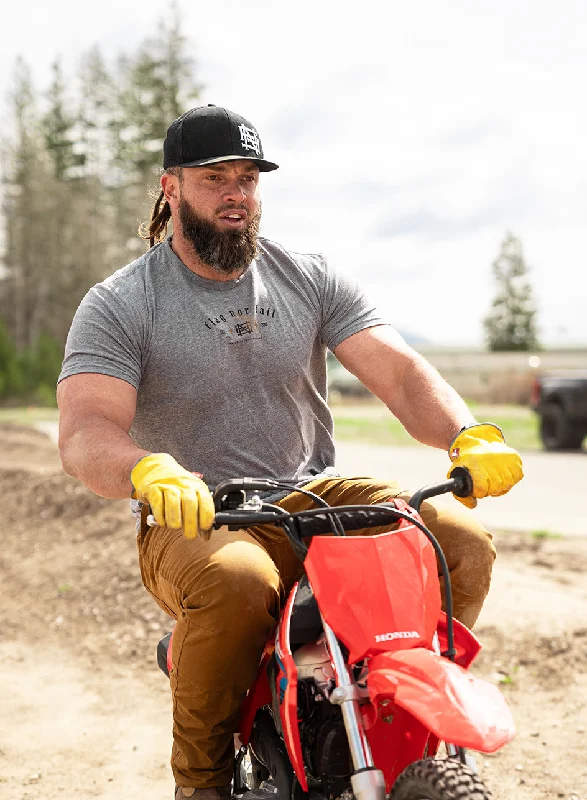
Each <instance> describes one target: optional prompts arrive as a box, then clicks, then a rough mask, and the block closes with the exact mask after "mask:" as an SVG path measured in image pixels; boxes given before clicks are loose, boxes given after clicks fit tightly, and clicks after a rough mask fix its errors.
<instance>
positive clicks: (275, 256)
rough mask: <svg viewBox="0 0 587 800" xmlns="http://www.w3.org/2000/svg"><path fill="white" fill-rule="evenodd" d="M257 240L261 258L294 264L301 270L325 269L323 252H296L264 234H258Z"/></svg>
mask: <svg viewBox="0 0 587 800" xmlns="http://www.w3.org/2000/svg"><path fill="white" fill-rule="evenodd" d="M257 241H258V247H259V256H260V257H261V259H263V258H264V259H266V260H269V261H273V262H275V261H277V262H282V263H283V262H285V263H287V264H289V265H291V264H294V265H295V266H297V267H298V268H299V269H301V270H303V271H308V270H309V271H313V272H315V271H316V270H319V271H323V270H325V269H326V257H325V256H324V254H323V253H298V252H296V251H295V250H290V249H288V248H286V247H284V246H283V245H282V244H279V242H275V241H273V239H267V238H266V237H264V236H260V237H259V239H258V240H257Z"/></svg>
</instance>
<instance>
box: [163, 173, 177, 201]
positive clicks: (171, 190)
mask: <svg viewBox="0 0 587 800" xmlns="http://www.w3.org/2000/svg"><path fill="white" fill-rule="evenodd" d="M161 188H162V189H163V194H164V195H165V199H166V200H167V202H168V203H169V205H170V206H172V207H175V206H176V205H177V204H178V202H179V178H177V177H176V176H175V175H170V174H169V173H168V172H164V173H163V175H161Z"/></svg>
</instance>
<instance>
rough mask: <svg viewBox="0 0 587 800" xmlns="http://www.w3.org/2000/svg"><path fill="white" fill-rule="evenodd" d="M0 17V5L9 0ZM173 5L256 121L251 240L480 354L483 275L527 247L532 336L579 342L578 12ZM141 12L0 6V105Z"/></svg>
mask: <svg viewBox="0 0 587 800" xmlns="http://www.w3.org/2000/svg"><path fill="white" fill-rule="evenodd" d="M3 5H4V8H6V6H7V5H8V3H7V2H5V3H4V4H3ZM284 6H285V3H282V2H279V0H246V1H245V0H239V2H236V1H235V0H223V1H222V2H219V3H213V2H200V1H199V0H191V1H190V2H188V0H183V1H182V2H180V3H179V7H180V9H181V13H182V17H183V19H184V21H185V28H184V31H185V34H186V36H187V37H188V39H189V41H190V43H191V44H192V46H193V54H194V56H195V58H196V60H197V64H198V75H199V79H200V81H201V82H202V83H203V84H204V89H203V93H202V95H201V101H202V104H204V103H208V102H213V103H216V104H218V105H224V106H226V107H228V108H231V109H233V110H235V111H237V112H239V113H240V114H242V115H243V116H245V117H247V118H248V119H249V120H250V121H251V122H253V124H254V125H255V126H256V127H257V128H258V130H259V132H260V134H261V139H262V141H263V146H264V149H265V155H266V157H267V158H269V159H270V160H272V161H277V163H279V164H280V166H281V168H280V169H279V170H278V171H277V172H274V173H270V174H268V175H264V176H263V179H262V189H263V200H264V221H263V233H264V234H265V235H266V236H268V237H269V238H273V239H275V240H277V241H280V242H281V243H282V244H284V245H286V246H287V247H290V248H292V249H294V250H299V251H310V252H323V253H325V254H326V255H327V256H328V257H329V259H330V261H331V262H332V263H333V264H336V265H338V266H339V267H340V268H341V269H342V270H345V271H348V272H351V273H354V274H355V275H357V276H358V277H360V278H361V279H362V280H363V281H364V282H365V283H366V284H367V286H368V288H369V290H370V291H372V292H373V293H374V294H375V295H376V297H377V298H378V301H379V302H380V303H382V304H384V305H385V306H386V307H387V308H388V309H389V311H390V314H391V317H392V319H393V320H394V322H395V323H396V324H397V326H398V327H399V328H402V329H404V330H410V331H413V332H416V333H418V334H420V335H422V336H424V337H426V338H428V339H430V340H431V341H433V342H437V343H441V344H459V343H461V344H466V345H475V344H479V343H481V341H482V336H483V331H482V324H481V320H482V318H483V316H484V315H485V313H486V312H487V310H488V308H489V305H490V301H491V298H492V294H493V291H494V287H493V284H492V279H491V262H492V260H493V259H494V258H495V257H496V255H497V253H498V251H499V246H500V243H501V240H502V239H503V237H504V234H505V232H506V231H507V230H511V231H512V232H513V233H514V234H515V235H517V236H519V237H520V238H521V239H522V242H523V244H524V252H525V256H526V260H527V262H528V264H529V265H530V267H531V270H532V271H531V277H532V282H533V284H534V287H535V292H536V297H537V300H538V304H539V309H540V315H539V324H540V332H541V336H542V338H543V340H544V342H545V343H547V344H551V345H555V344H556V345H565V344H574V343H584V344H587V225H586V223H587V155H586V153H587V148H586V145H585V142H587V103H586V102H585V95H586V93H587V90H586V86H587V47H586V42H587V2H585V0H559V2H556V3H554V2H544V0H491V2H489V1H488V2H478V1H477V0H462V1H461V0H446V2H444V3H440V2H438V0H426V1H425V2H418V0H411V1H410V2H408V0H402V2H395V0H387V2H386V1H385V0H381V2H369V0H363V2H361V3H358V4H343V3H341V2H331V0H313V1H312V2H308V0H297V2H296V3H293V4H287V6H288V8H287V9H286V10H284ZM164 10H165V4H164V3H163V2H154V1H153V0H118V2H113V0H101V2H99V3H93V4H85V3H84V4H82V3H79V2H75V3H74V2H71V1H70V0H52V2H50V3H47V2H46V1H45V0H43V1H42V2H41V0H29V2H27V3H11V4H10V8H9V10H8V11H6V10H3V14H2V17H3V21H4V23H5V24H4V26H3V28H4V35H3V42H2V49H1V54H0V75H1V78H0V92H1V95H2V97H5V96H6V93H7V91H8V89H9V78H10V75H11V73H12V71H13V67H14V61H15V59H16V56H17V55H18V54H20V55H22V56H23V57H24V58H25V60H26V61H27V62H28V63H29V65H30V66H31V67H32V69H33V74H34V78H35V81H36V84H37V86H38V88H43V87H44V86H45V85H46V84H47V83H48V81H49V71H50V65H51V63H52V61H53V60H54V59H55V57H56V56H58V55H60V56H61V57H62V60H63V64H64V67H65V70H66V72H67V73H68V74H69V75H73V72H74V71H75V69H76V65H77V59H78V57H79V54H80V53H81V52H84V51H86V50H87V49H88V48H89V47H90V46H91V45H93V44H98V45H99V46H100V47H101V49H102V51H103V53H104V55H105V56H107V57H111V56H114V55H116V54H119V53H121V52H124V51H125V50H126V51H127V52H129V53H130V52H133V51H134V48H135V47H136V45H137V44H138V43H139V42H141V41H142V40H143V39H145V38H146V37H147V36H148V35H149V34H150V33H152V32H153V31H154V30H155V29H156V25H157V21H158V19H160V17H161V14H162V13H163V12H164Z"/></svg>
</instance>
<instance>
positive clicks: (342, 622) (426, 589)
mask: <svg viewBox="0 0 587 800" xmlns="http://www.w3.org/2000/svg"><path fill="white" fill-rule="evenodd" d="M304 566H305V568H306V572H307V573H308V577H309V578H310V583H311V584H312V589H313V590H314V594H315V596H316V599H317V600H318V605H319V606H320V611H321V612H322V615H323V616H324V618H325V619H326V622H327V623H328V624H329V625H330V626H331V627H332V628H333V630H334V632H335V633H336V634H337V636H338V637H339V638H340V639H341V641H342V642H343V643H344V644H345V646H346V647H347V648H348V650H349V662H350V663H351V664H354V663H356V662H357V661H359V660H361V659H363V658H365V657H366V656H372V655H376V654H377V653H381V652H385V651H394V650H399V649H403V648H406V647H407V648H411V647H419V646H424V647H431V646H432V638H433V636H434V633H435V631H436V626H437V624H438V617H439V614H440V587H439V582H438V568H437V565H436V556H435V553H434V548H433V547H432V545H431V544H430V542H429V541H428V539H427V538H426V537H425V536H424V534H423V533H422V532H421V531H420V530H418V528H416V527H415V526H414V525H411V524H409V523H405V524H402V525H401V526H400V527H399V528H398V530H397V531H393V532H391V533H383V534H380V535H379V536H345V537H342V536H341V537H336V536H315V537H314V538H313V539H312V542H311V544H310V548H309V552H308V556H307V557H306V561H305V562H304Z"/></svg>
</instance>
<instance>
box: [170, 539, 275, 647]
mask: <svg viewBox="0 0 587 800" xmlns="http://www.w3.org/2000/svg"><path fill="white" fill-rule="evenodd" d="M280 589H281V584H280V577H279V573H278V571H277V567H276V566H275V564H274V563H273V561H272V560H271V558H270V557H269V555H268V554H267V552H266V551H265V550H264V549H263V548H262V547H261V546H260V545H258V544H257V543H256V542H248V541H247V542H244V541H233V542H230V543H228V544H227V545H226V546H224V547H222V548H221V549H219V550H217V551H216V552H215V553H214V554H213V555H212V556H211V558H210V559H209V561H208V563H207V565H206V566H205V567H204V569H203V570H202V571H201V572H200V574H199V575H198V578H197V580H196V581H194V583H193V585H192V586H191V587H190V590H189V592H187V593H186V594H185V595H184V600H183V603H182V605H183V609H184V611H185V612H187V613H188V614H189V613H190V611H192V610H194V611H197V612H198V617H199V618H200V619H201V623H200V624H202V625H203V626H204V627H208V626H211V625H213V627H214V629H215V631H216V632H217V633H220V632H225V633H229V632H230V633H234V632H237V631H238V630H239V629H246V628H248V627H249V626H251V625H255V624H256V623H258V622H261V623H262V625H264V626H267V625H268V619H269V618H270V619H271V620H277V618H278V614H279V607H280V593H281V592H280ZM202 612H203V613H202ZM204 616H205V618H206V623H205V622H204V619H203V617H204ZM243 632H244V631H243Z"/></svg>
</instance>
